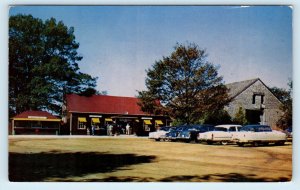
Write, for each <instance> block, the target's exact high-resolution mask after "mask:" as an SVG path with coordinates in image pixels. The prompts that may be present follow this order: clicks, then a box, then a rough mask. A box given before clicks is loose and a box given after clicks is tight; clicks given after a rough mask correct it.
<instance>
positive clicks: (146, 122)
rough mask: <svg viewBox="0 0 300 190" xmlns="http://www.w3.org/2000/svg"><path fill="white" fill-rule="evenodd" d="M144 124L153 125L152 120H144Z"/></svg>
mask: <svg viewBox="0 0 300 190" xmlns="http://www.w3.org/2000/svg"><path fill="white" fill-rule="evenodd" d="M144 123H145V124H146V125H151V124H152V123H151V121H150V120H144Z"/></svg>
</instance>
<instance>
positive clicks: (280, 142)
mask: <svg viewBox="0 0 300 190" xmlns="http://www.w3.org/2000/svg"><path fill="white" fill-rule="evenodd" d="M284 143H285V141H278V142H276V143H275V145H278V146H282V145H284Z"/></svg>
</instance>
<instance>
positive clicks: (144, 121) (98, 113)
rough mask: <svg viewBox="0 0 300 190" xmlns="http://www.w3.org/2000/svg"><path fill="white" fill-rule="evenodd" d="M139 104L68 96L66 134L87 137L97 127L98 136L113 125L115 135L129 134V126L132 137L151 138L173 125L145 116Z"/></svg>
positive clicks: (165, 119)
mask: <svg viewBox="0 0 300 190" xmlns="http://www.w3.org/2000/svg"><path fill="white" fill-rule="evenodd" d="M138 102H139V99H138V98H135V97H119V96H107V95H94V96H91V97H85V96H79V95H76V94H69V95H66V99H65V105H64V106H63V112H64V115H65V116H64V119H63V120H64V122H65V123H66V124H65V125H64V126H63V127H62V133H64V134H70V135H87V134H90V133H91V129H92V126H94V127H95V134H96V135H107V134H109V132H108V130H109V129H108V126H110V127H111V126H113V133H117V134H125V133H126V126H127V125H129V126H130V131H129V133H130V134H136V135H147V134H148V133H149V132H150V131H153V130H155V128H156V127H158V126H165V125H170V122H171V121H170V119H169V117H167V116H163V115H151V114H148V113H145V112H143V111H141V109H140V106H139V105H138Z"/></svg>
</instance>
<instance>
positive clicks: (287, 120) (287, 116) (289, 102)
mask: <svg viewBox="0 0 300 190" xmlns="http://www.w3.org/2000/svg"><path fill="white" fill-rule="evenodd" d="M288 86H289V89H288V90H286V89H283V88H277V87H272V88H270V90H271V92H272V93H273V94H274V95H275V96H276V97H277V98H278V99H279V100H280V101H281V102H282V106H281V107H280V109H281V110H282V112H283V115H282V116H281V118H280V119H279V120H278V122H277V125H278V126H280V127H282V128H284V129H285V128H287V127H289V126H292V124H293V97H292V94H293V81H292V80H290V81H289V82H288Z"/></svg>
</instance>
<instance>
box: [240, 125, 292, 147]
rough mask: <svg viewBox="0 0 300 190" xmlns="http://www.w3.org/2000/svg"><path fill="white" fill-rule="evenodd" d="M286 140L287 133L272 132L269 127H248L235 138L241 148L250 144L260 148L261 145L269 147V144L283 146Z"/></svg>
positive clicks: (242, 129)
mask: <svg viewBox="0 0 300 190" xmlns="http://www.w3.org/2000/svg"><path fill="white" fill-rule="evenodd" d="M286 140H287V136H286V134H285V133H283V132H280V131H275V130H272V129H271V127H270V126H268V125H246V126H244V127H242V128H241V130H240V132H239V133H237V135H236V136H235V137H234V141H235V142H236V143H237V144H238V145H239V146H244V144H249V143H250V144H252V145H253V146H258V145H259V144H263V145H268V144H269V143H275V144H276V145H283V144H284V143H285V142H286Z"/></svg>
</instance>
